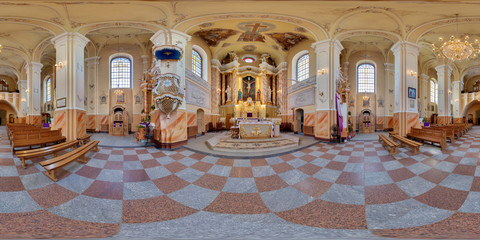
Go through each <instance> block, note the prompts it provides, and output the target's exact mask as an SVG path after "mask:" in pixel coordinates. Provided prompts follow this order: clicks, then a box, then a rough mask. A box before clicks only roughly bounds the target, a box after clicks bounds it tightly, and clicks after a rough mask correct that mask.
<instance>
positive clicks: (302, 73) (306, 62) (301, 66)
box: [297, 53, 310, 81]
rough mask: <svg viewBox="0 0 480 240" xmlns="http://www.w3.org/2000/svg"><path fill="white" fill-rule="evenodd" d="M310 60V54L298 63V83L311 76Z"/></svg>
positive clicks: (302, 57) (301, 58)
mask: <svg viewBox="0 0 480 240" xmlns="http://www.w3.org/2000/svg"><path fill="white" fill-rule="evenodd" d="M309 71H310V59H309V56H308V53H307V54H305V55H303V56H301V57H300V58H299V59H298V61H297V81H303V80H305V79H307V78H308V77H309V75H310V72H309Z"/></svg>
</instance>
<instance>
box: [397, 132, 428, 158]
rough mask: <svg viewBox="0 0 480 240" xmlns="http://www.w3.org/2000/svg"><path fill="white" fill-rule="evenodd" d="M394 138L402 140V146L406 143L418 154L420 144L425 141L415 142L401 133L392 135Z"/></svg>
mask: <svg viewBox="0 0 480 240" xmlns="http://www.w3.org/2000/svg"><path fill="white" fill-rule="evenodd" d="M392 138H393V139H394V140H397V141H400V143H401V144H400V146H401V147H404V146H405V145H407V146H409V147H411V148H412V149H413V154H414V155H416V154H418V153H419V152H420V146H422V145H423V143H419V142H415V141H413V140H410V139H408V138H404V137H402V136H399V135H392Z"/></svg>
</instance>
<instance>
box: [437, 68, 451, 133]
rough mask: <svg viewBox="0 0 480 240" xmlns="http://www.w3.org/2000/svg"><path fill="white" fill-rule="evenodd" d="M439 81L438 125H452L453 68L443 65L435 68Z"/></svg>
mask: <svg viewBox="0 0 480 240" xmlns="http://www.w3.org/2000/svg"><path fill="white" fill-rule="evenodd" d="M435 70H437V81H438V124H450V123H451V122H452V115H451V109H450V94H451V93H450V75H451V74H452V67H451V66H449V65H447V64H442V65H440V66H437V67H436V68H435Z"/></svg>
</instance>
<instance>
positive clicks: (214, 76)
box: [210, 59, 221, 127]
mask: <svg viewBox="0 0 480 240" xmlns="http://www.w3.org/2000/svg"><path fill="white" fill-rule="evenodd" d="M210 76H211V81H210V86H211V91H210V94H211V101H210V103H211V104H210V106H211V109H210V111H211V122H212V125H213V127H216V126H217V122H218V121H220V100H221V99H220V92H221V90H220V81H221V78H220V61H218V60H217V59H212V61H211V73H210Z"/></svg>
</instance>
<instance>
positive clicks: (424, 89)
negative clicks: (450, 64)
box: [419, 73, 430, 119]
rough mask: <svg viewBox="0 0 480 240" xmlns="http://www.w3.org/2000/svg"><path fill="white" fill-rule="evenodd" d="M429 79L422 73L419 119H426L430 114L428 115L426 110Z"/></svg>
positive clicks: (428, 96) (428, 98)
mask: <svg viewBox="0 0 480 240" xmlns="http://www.w3.org/2000/svg"><path fill="white" fill-rule="evenodd" d="M429 79H430V76H428V75H427V74H424V73H422V74H421V75H420V84H421V86H420V100H421V107H420V110H421V112H420V117H422V118H424V117H426V118H427V119H428V118H429V117H430V114H428V112H429V110H430V109H428V103H430V87H429V86H430V84H429V82H428V80H429ZM419 104H420V103H419Z"/></svg>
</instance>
